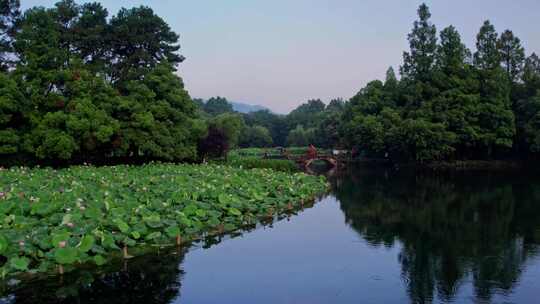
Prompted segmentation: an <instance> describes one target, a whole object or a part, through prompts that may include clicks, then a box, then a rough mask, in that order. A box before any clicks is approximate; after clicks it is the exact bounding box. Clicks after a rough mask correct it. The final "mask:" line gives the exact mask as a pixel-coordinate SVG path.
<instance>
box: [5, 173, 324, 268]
mask: <svg viewBox="0 0 540 304" xmlns="http://www.w3.org/2000/svg"><path fill="white" fill-rule="evenodd" d="M268 164H270V166H272V167H275V168H276V169H278V170H283V171H288V170H286V166H287V165H284V164H282V163H281V162H280V163H278V162H272V163H267V164H266V165H268ZM252 165H253V167H256V166H258V165H257V164H255V163H252ZM0 185H2V188H1V189H0V190H1V191H2V192H1V195H0V218H2V219H3V220H2V221H1V222H0V260H2V261H6V262H5V263H3V264H2V267H0V268H2V269H1V270H2V272H3V273H4V274H6V273H8V274H9V273H16V272H24V271H28V270H30V271H33V272H36V271H39V272H43V271H50V270H52V269H53V268H52V266H54V265H55V264H61V265H75V266H77V265H81V264H84V263H95V264H96V265H98V266H99V265H103V264H105V263H106V261H107V258H108V257H110V256H111V255H113V254H115V253H117V254H118V253H120V250H121V248H123V247H128V248H131V247H141V248H148V247H149V246H151V245H160V246H166V245H172V244H174V243H175V240H176V237H177V236H180V237H181V239H182V240H184V241H190V240H193V239H195V238H198V237H200V236H203V235H212V234H217V233H223V232H228V231H230V230H236V229H239V228H241V227H244V226H245V225H251V224H255V223H256V222H257V220H258V219H259V218H261V217H264V216H268V215H270V214H275V213H277V212H285V211H286V210H288V205H289V204H290V203H292V204H294V206H299V205H300V203H301V202H307V201H309V200H312V199H314V198H315V196H317V195H319V194H322V193H323V192H325V191H326V189H327V184H326V182H325V180H324V178H319V177H315V176H308V175H305V174H300V173H297V174H290V173H281V172H278V171H276V170H266V169H253V170H245V169H241V168H233V167H231V166H217V165H212V166H194V165H173V164H149V165H143V166H137V167H136V166H116V167H100V168H96V167H71V168H69V169H62V170H53V169H27V168H24V167H19V168H13V169H9V170H3V171H0ZM132 253H133V252H132Z"/></svg>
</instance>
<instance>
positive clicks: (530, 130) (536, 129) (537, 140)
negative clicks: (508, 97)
mask: <svg viewBox="0 0 540 304" xmlns="http://www.w3.org/2000/svg"><path fill="white" fill-rule="evenodd" d="M518 113H519V115H518V123H517V124H518V128H519V129H520V134H522V137H523V141H524V142H525V145H526V147H527V149H528V152H531V153H537V154H538V153H540V89H539V90H538V91H537V93H536V95H535V96H533V97H531V98H529V99H526V100H522V101H520V102H519V103H518Z"/></svg>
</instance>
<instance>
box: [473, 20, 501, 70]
mask: <svg viewBox="0 0 540 304" xmlns="http://www.w3.org/2000/svg"><path fill="white" fill-rule="evenodd" d="M474 64H475V66H476V67H478V68H479V69H483V70H492V69H495V68H497V67H499V66H500V64H501V56H500V53H499V49H498V47H497V32H496V31H495V27H494V26H493V25H492V24H491V23H490V22H489V20H486V21H485V22H484V24H483V25H482V27H481V28H480V32H479V33H478V35H477V36H476V53H474Z"/></svg>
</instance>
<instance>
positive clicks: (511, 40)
mask: <svg viewBox="0 0 540 304" xmlns="http://www.w3.org/2000/svg"><path fill="white" fill-rule="evenodd" d="M497 46H498V48H499V53H500V58H501V61H502V65H503V67H504V69H505V71H506V75H507V76H508V79H509V80H510V81H511V82H515V81H517V80H518V79H519V75H520V73H521V72H522V70H523V64H524V61H525V49H524V48H523V46H521V40H520V39H519V38H518V37H516V36H514V33H512V31H510V30H506V31H504V32H503V33H502V34H501V37H500V38H499V40H498V41H497Z"/></svg>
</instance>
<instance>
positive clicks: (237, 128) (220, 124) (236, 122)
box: [210, 113, 245, 148]
mask: <svg viewBox="0 0 540 304" xmlns="http://www.w3.org/2000/svg"><path fill="white" fill-rule="evenodd" d="M210 127H211V128H215V129H217V130H220V131H221V132H223V134H225V138H226V139H227V143H228V146H229V147H230V148H235V147H236V146H237V145H238V141H239V139H240V134H242V131H243V130H244V128H245V122H244V119H243V118H242V116H241V115H240V114H236V113H223V114H220V115H218V116H216V117H214V118H213V119H212V120H211V121H210Z"/></svg>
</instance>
